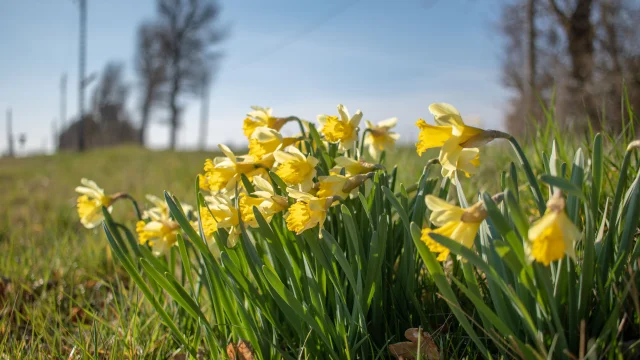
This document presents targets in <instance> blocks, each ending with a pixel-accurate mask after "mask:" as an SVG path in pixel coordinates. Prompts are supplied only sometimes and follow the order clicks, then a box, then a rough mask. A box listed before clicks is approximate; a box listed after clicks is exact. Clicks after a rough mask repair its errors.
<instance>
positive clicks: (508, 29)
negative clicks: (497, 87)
mask: <svg viewBox="0 0 640 360" xmlns="http://www.w3.org/2000/svg"><path fill="white" fill-rule="evenodd" d="M638 24H640V2H639V1H637V0H513V1H510V2H509V3H507V4H506V5H504V7H503V9H502V14H501V18H500V22H499V31H500V33H501V34H502V37H503V39H504V52H503V54H504V55H503V56H504V57H503V68H502V82H503V84H504V85H505V86H506V87H507V88H509V89H511V90H512V94H513V97H512V98H511V109H510V111H509V113H508V115H507V117H506V124H507V127H508V128H509V130H510V131H512V132H514V133H522V132H525V131H527V130H529V129H531V126H532V124H533V121H534V119H538V120H539V119H541V118H542V117H543V114H542V107H541V106H540V104H539V101H543V102H545V103H546V104H547V105H548V104H550V103H551V102H552V100H553V101H554V104H555V111H556V118H557V120H558V121H560V122H561V124H562V125H564V126H565V127H566V128H569V129H572V130H575V131H579V132H580V131H586V130H587V127H588V126H589V124H588V122H587V121H588V120H589V121H590V122H591V125H592V126H593V128H595V129H601V128H607V129H609V130H612V131H620V130H622V126H623V117H624V116H626V115H624V112H623V111H622V108H621V107H622V104H623V97H625V96H628V101H629V103H630V104H631V105H632V106H633V107H634V108H635V109H640V31H638Z"/></svg>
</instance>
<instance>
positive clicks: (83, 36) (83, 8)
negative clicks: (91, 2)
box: [78, 0, 87, 151]
mask: <svg viewBox="0 0 640 360" xmlns="http://www.w3.org/2000/svg"><path fill="white" fill-rule="evenodd" d="M78 55H79V57H80V59H79V61H78V63H79V66H78V117H79V122H78V150H79V151H84V148H85V143H84V140H85V138H84V121H83V120H84V119H83V116H84V88H85V75H84V74H85V70H86V57H87V1H86V0H80V43H79V51H78Z"/></svg>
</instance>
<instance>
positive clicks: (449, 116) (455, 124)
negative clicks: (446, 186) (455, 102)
mask: <svg viewBox="0 0 640 360" xmlns="http://www.w3.org/2000/svg"><path fill="white" fill-rule="evenodd" d="M429 111H430V112H431V113H432V114H433V115H434V119H435V122H436V125H430V124H427V122H426V121H424V120H423V119H420V120H418V121H417V122H416V126H418V128H419V129H420V134H419V135H418V142H417V143H416V150H417V152H418V155H422V153H424V152H425V151H427V150H428V149H432V148H441V149H440V155H439V156H438V160H440V164H441V165H442V176H445V177H449V178H451V180H452V181H453V182H454V183H455V171H456V170H462V171H463V172H464V173H465V175H466V176H467V177H468V176H470V175H471V174H473V173H475V171H476V168H477V167H478V165H479V153H480V151H479V150H478V149H477V148H463V147H462V146H461V144H463V143H465V142H466V141H468V140H469V139H472V138H473V137H476V136H480V135H481V134H482V133H483V131H484V130H482V129H478V128H475V127H472V126H467V125H465V124H464V122H463V121H462V116H460V113H459V112H458V110H457V109H456V108H455V107H453V106H452V105H449V104H445V103H437V104H431V105H429Z"/></svg>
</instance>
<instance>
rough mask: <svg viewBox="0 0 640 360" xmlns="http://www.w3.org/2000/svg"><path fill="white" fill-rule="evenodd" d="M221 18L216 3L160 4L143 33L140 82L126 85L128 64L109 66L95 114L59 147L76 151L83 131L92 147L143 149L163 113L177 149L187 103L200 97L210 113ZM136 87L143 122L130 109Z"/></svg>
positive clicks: (96, 93) (63, 136)
mask: <svg viewBox="0 0 640 360" xmlns="http://www.w3.org/2000/svg"><path fill="white" fill-rule="evenodd" d="M219 14H220V7H219V5H218V3H217V2H215V0H157V13H156V18H155V19H151V20H148V21H145V22H143V23H142V24H141V25H140V26H139V28H138V32H137V43H136V55H135V70H136V76H137V81H136V83H135V84H134V85H133V86H131V85H130V84H127V83H126V82H125V79H124V78H123V71H124V64H122V63H119V62H113V61H110V62H108V63H107V64H106V66H105V68H104V70H103V71H102V74H101V76H100V80H99V82H98V83H97V84H96V86H95V88H94V89H93V94H92V97H91V107H90V109H91V111H90V112H88V113H87V114H84V116H83V118H82V119H81V120H82V122H83V126H79V125H80V120H79V119H78V120H76V121H75V122H74V123H72V124H71V125H70V126H69V127H68V128H67V129H65V130H64V131H62V132H61V133H60V135H59V138H58V146H59V148H60V149H70V150H73V149H77V148H78V138H79V136H78V133H79V131H80V129H81V128H82V130H83V131H82V132H83V134H82V136H83V138H84V141H85V144H86V146H87V147H100V146H109V145H114V144H119V143H127V142H137V143H140V144H142V145H144V144H145V140H146V135H147V130H148V128H149V124H150V123H151V122H152V119H156V117H154V114H155V113H156V112H158V111H160V112H163V113H164V114H166V115H165V116H166V118H165V119H164V120H155V121H158V122H162V123H164V124H167V125H169V127H170V138H169V147H170V148H171V149H175V147H176V142H177V134H178V131H179V129H180V127H181V125H182V120H183V119H182V115H183V114H184V107H185V105H184V99H185V98H186V97H188V96H196V95H200V96H201V106H202V107H203V109H205V110H206V109H208V107H207V103H208V101H209V99H208V94H209V92H208V87H209V86H210V81H211V79H212V77H213V75H214V72H215V68H216V60H217V59H218V57H219V54H218V53H217V52H215V50H214V47H215V45H217V44H218V43H219V42H220V41H221V40H222V39H223V37H224V31H223V29H220V28H219V27H218V22H219V20H218V18H219ZM132 88H135V89H137V90H138V92H139V101H138V105H137V108H138V111H137V113H139V120H135V119H134V118H133V117H132V115H131V113H130V112H128V111H127V109H126V104H127V100H128V98H129V96H130V95H131V91H130V90H131V89H132ZM201 116H202V119H201V127H204V128H205V129H206V120H207V118H208V113H207V112H206V111H202V112H201ZM133 124H136V125H133ZM201 136H202V134H201ZM205 141H206V138H205ZM202 142H203V141H201V146H203V144H202Z"/></svg>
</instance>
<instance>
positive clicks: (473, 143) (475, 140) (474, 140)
mask: <svg viewBox="0 0 640 360" xmlns="http://www.w3.org/2000/svg"><path fill="white" fill-rule="evenodd" d="M509 136H510V135H509V134H507V133H505V132H502V131H498V130H485V131H483V132H481V133H479V134H477V135H474V136H472V137H470V138H469V139H468V140H467V141H465V142H463V143H461V144H460V146H461V147H463V148H477V147H480V146H483V145H486V144H488V143H490V142H491V141H493V140H494V139H506V138H508V137H509Z"/></svg>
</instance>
